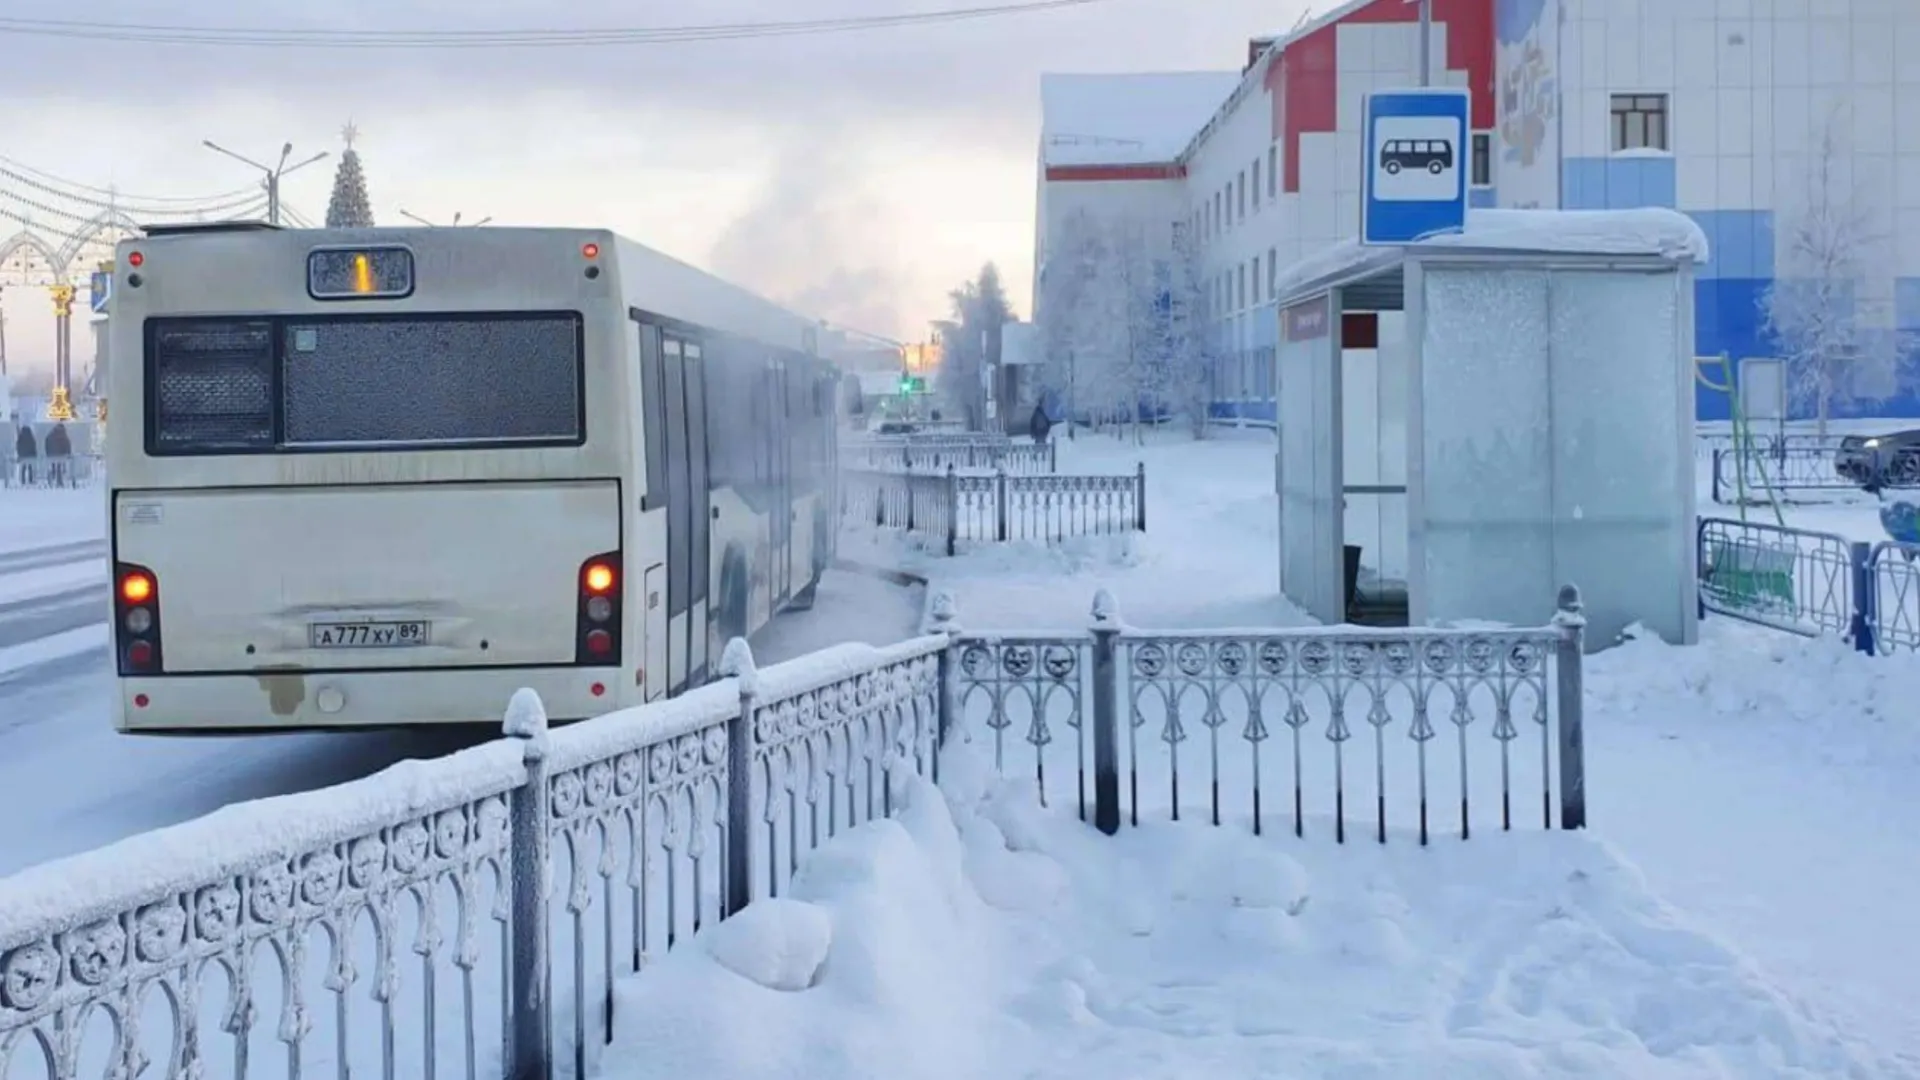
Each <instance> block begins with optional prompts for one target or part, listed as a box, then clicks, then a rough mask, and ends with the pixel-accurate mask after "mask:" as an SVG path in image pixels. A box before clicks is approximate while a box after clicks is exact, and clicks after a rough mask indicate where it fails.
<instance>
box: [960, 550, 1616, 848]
mask: <svg viewBox="0 0 1920 1080" xmlns="http://www.w3.org/2000/svg"><path fill="white" fill-rule="evenodd" d="M936 614H938V612H937V611H936ZM948 614H949V615H950V614H951V608H950V605H949V607H948ZM1584 626H1585V618H1584V617H1583V616H1582V614H1581V607H1580V599H1579V593H1578V591H1577V590H1575V589H1573V588H1572V587H1571V586H1569V587H1567V588H1565V589H1562V590H1561V594H1560V597H1559V609H1558V612H1557V613H1556V614H1555V616H1554V619H1553V622H1552V624H1551V625H1548V626H1544V627H1539V628H1529V629H1518V630H1450V629H1449V630H1434V629H1409V630H1367V629H1358V628H1352V627H1335V628H1319V627H1315V628H1311V629H1293V630H1222V631H1215V632H1202V633H1181V634H1157V633H1148V632H1141V631H1135V630H1131V629H1126V628H1124V627H1123V626H1122V624H1121V622H1120V619H1119V614H1118V611H1117V610H1116V609H1115V606H1114V604H1113V601H1112V598H1111V597H1110V596H1108V595H1107V594H1105V593H1104V591H1103V592H1102V593H1101V594H1100V595H1099V596H1098V597H1096V599H1095V601H1094V612H1093V625H1092V627H1091V629H1090V630H1089V631H1087V632H1086V633H1083V634H1067V635H1058V634H1045V635H1039V634H1032V635H997V634H994V635H961V636H960V639H959V640H960V645H959V653H960V655H959V660H958V662H957V664H956V665H955V671H956V674H955V678H954V682H953V685H952V687H951V688H950V691H949V692H950V693H951V694H952V695H953V700H954V704H953V709H952V715H953V716H954V718H955V722H956V723H960V724H964V725H965V728H964V730H965V731H966V732H967V733H968V734H969V735H977V736H978V737H981V738H984V739H986V740H987V741H988V742H990V743H991V748H992V753H993V757H994V761H995V764H996V765H997V766H998V767H1000V768H1001V769H1002V770H1006V769H1010V768H1011V769H1019V770H1023V771H1024V770H1026V769H1031V771H1032V775H1033V777H1034V779H1035V781H1036V783H1037V785H1038V787H1039V791H1040V796H1041V798H1042V800H1043V801H1045V800H1050V799H1054V798H1058V797H1060V796H1061V794H1062V790H1063V788H1064V789H1065V791H1066V792H1067V793H1068V795H1067V797H1070V798H1073V799H1075V800H1077V802H1078V804H1079V810H1080V814H1081V816H1082V817H1083V818H1085V817H1087V816H1088V815H1089V813H1090V814H1091V816H1092V819H1093V821H1094V823H1095V824H1096V825H1097V826H1098V827H1099V828H1101V829H1102V830H1104V831H1106V832H1108V833H1112V832H1114V831H1116V830H1117V829H1118V828H1119V826H1120V823H1121V819H1122V816H1123V813H1124V816H1125V817H1126V819H1127V820H1128V821H1130V822H1132V823H1134V824H1138V823H1139V821H1140V819H1141V816H1142V815H1143V813H1153V812H1163V813H1166V814H1167V815H1169V816H1170V817H1172V818H1175V819H1178V818H1179V817H1180V816H1181V815H1182V814H1183V813H1184V812H1191V811H1192V810H1194V809H1195V808H1196V807H1198V808H1203V810H1204V812H1205V813H1206V814H1207V815H1208V818H1209V820H1210V821H1211V822H1212V823H1214V824H1216V825H1218V824H1221V823H1222V822H1223V821H1225V820H1226V819H1227V818H1228V817H1229V816H1231V817H1234V818H1244V819H1245V820H1246V821H1248V823H1249V824H1250V827H1251V828H1252V829H1253V830H1254V831H1255V832H1260V831H1262V830H1263V829H1264V828H1265V827H1266V823H1267V821H1268V820H1269V815H1270V813H1271V812H1272V808H1273V803H1274V801H1275V800H1274V799H1273V798H1272V793H1273V792H1274V790H1275V782H1274V781H1275V774H1276V772H1277V773H1278V777H1277V779H1278V789H1279V792H1280V793H1281V796H1282V798H1281V802H1282V803H1283V805H1284V804H1285V802H1287V801H1288V799H1287V797H1288V796H1290V801H1291V811H1290V815H1289V816H1290V818H1291V825H1292V828H1293V831H1294V833H1295V835H1305V833H1306V830H1307V822H1308V820H1309V807H1310V806H1312V807H1313V808H1314V810H1315V812H1316V813H1320V814H1327V815H1330V816H1331V818H1332V822H1331V831H1332V833H1333V835H1334V838H1335V839H1336V840H1338V841H1342V842H1344V841H1345V839H1346V835H1347V825H1348V819H1349V815H1350V814H1351V813H1353V812H1354V811H1355V809H1356V807H1358V806H1359V805H1361V804H1362V803H1363V802H1371V803H1372V806H1371V807H1370V809H1371V810H1372V813H1371V814H1370V815H1368V816H1370V817H1371V819H1372V822H1371V824H1372V832H1373V835H1374V838H1375V839H1376V840H1377V841H1379V842H1381V843H1385V842H1386V840H1387V836H1388V834H1389V832H1390V831H1393V829H1396V828H1400V827H1405V828H1407V829H1408V830H1410V831H1412V832H1414V833H1415V834H1417V836H1418V838H1419V842H1420V843H1422V844H1424V843H1426V842H1427V841H1428V839H1429V836H1430V828H1431V827H1432V826H1433V823H1434V817H1435V816H1436V815H1437V814H1439V813H1440V812H1441V808H1442V807H1446V806H1454V805H1457V820H1454V821H1452V822H1449V826H1448V827H1450V828H1454V829H1457V831H1458V832H1459V834H1460V836H1461V837H1462V838H1463V839H1464V838H1466V837H1468V836H1469V835H1471V832H1472V829H1473V825H1474V813H1475V811H1474V807H1475V806H1476V805H1479V806H1487V805H1493V806H1495V807H1497V809H1496V810H1494V811H1492V813H1493V814H1495V815H1497V816H1495V817H1494V819H1493V820H1495V821H1496V822H1497V824H1498V827H1499V828H1501V829H1511V828H1513V827H1514V825H1515V824H1516V822H1518V821H1520V820H1521V819H1522V817H1523V816H1524V814H1525V813H1526V812H1525V811H1524V810H1522V809H1520V808H1519V806H1518V803H1517V800H1518V799H1519V798H1520V793H1521V784H1522V783H1523V782H1525V781H1527V780H1532V781H1534V782H1535V783H1536V785H1537V790H1538V792H1539V802H1538V804H1537V806H1538V808H1539V814H1540V821H1541V824H1542V826H1543V827H1546V828H1553V827H1554V825H1555V818H1556V810H1557V816H1558V824H1559V827H1560V828H1565V829H1576V828H1582V827H1584V826H1585V823H1586V784H1585V766H1584V754H1583V748H1582V737H1581V722H1582V715H1581V682H1580V679H1581V651H1582V637H1583V628H1584ZM1276 744H1278V745H1277V746H1276ZM1322 745H1324V746H1325V748H1326V749H1325V750H1324V752H1323V751H1320V750H1318V749H1316V748H1317V747H1319V746H1322ZM1123 785H1124V787H1125V793H1124V794H1123V793H1122V786H1123ZM1090 787H1091V792H1090V791H1089V788H1090ZM1481 813H1482V814H1483V815H1485V814H1487V813H1488V811H1481ZM1449 816H1455V815H1449ZM1482 820H1486V818H1485V817H1483V818H1482Z"/></svg>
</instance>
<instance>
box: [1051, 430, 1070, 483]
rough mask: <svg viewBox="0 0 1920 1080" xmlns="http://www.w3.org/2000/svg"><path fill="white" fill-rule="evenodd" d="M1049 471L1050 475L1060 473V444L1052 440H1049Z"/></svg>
mask: <svg viewBox="0 0 1920 1080" xmlns="http://www.w3.org/2000/svg"><path fill="white" fill-rule="evenodd" d="M1069 430H1071V429H1069ZM1047 471H1048V472H1050V473H1056V472H1059V471H1060V444H1059V443H1057V442H1054V441H1053V440H1052V439H1048V440H1047Z"/></svg>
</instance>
